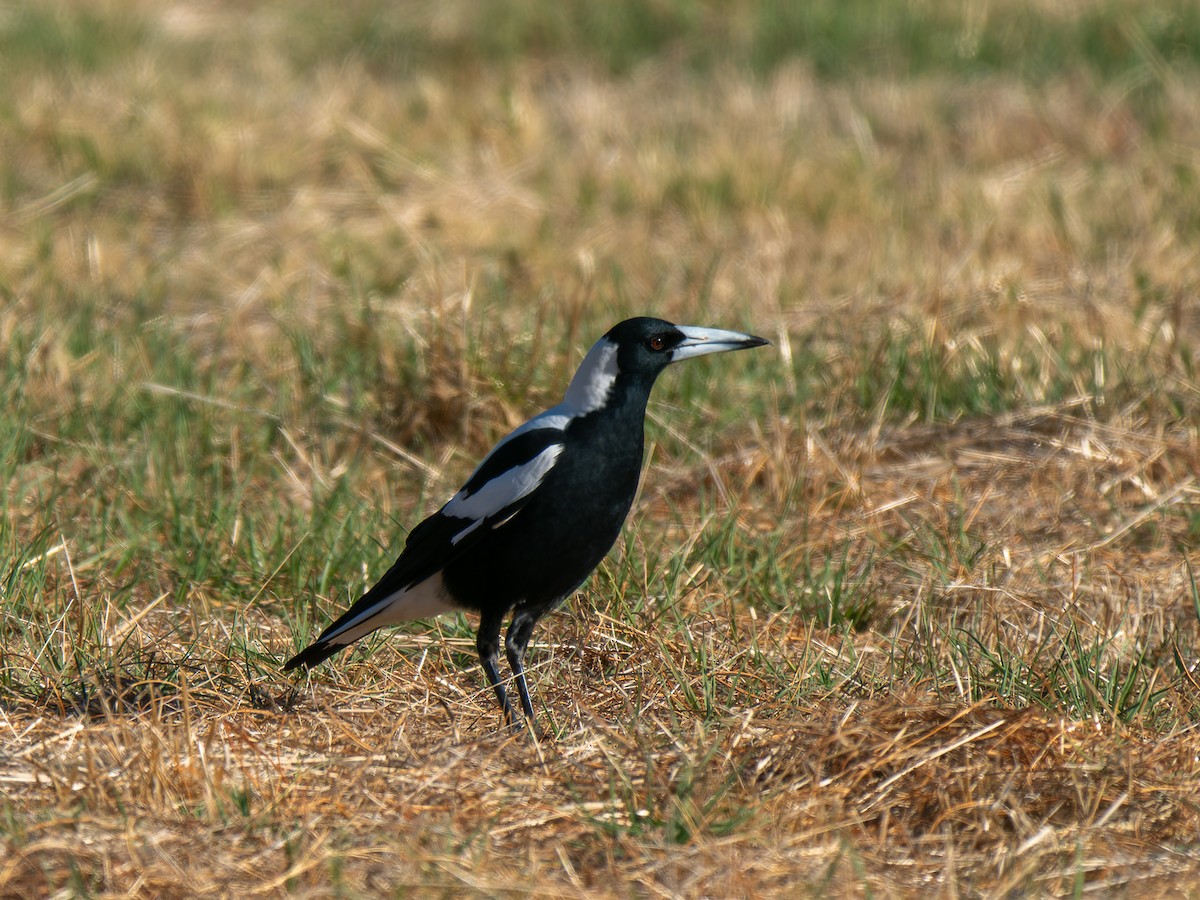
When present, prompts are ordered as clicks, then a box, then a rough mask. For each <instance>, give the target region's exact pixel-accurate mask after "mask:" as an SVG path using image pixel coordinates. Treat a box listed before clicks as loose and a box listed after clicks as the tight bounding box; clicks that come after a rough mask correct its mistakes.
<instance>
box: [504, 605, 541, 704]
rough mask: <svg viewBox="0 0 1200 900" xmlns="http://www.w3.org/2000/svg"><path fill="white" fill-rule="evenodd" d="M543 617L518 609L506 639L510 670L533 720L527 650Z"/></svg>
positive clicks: (537, 613) (539, 614)
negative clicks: (526, 663)
mask: <svg viewBox="0 0 1200 900" xmlns="http://www.w3.org/2000/svg"><path fill="white" fill-rule="evenodd" d="M540 617H541V612H540V611H534V610H529V609H522V608H520V607H517V611H516V612H515V613H513V620H512V624H511V625H509V626H508V635H507V636H506V637H505V639H504V652H505V655H506V656H507V657H508V665H509V668H511V669H512V673H513V678H514V679H516V682H517V691H518V692H519V693H520V695H521V707H522V708H523V709H524V710H525V715H526V717H528V718H529V720H530V721H532V720H533V718H534V716H533V701H532V700H530V699H529V686H528V685H527V684H526V683H525V648H526V647H528V646H529V637H530V635H532V634H533V626H534V625H536V624H537V620H538V619H539V618H540Z"/></svg>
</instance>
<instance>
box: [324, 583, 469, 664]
mask: <svg viewBox="0 0 1200 900" xmlns="http://www.w3.org/2000/svg"><path fill="white" fill-rule="evenodd" d="M454 609H457V607H456V606H455V605H454V604H453V603H451V602H450V595H449V594H447V593H446V583H445V582H444V581H443V580H442V573H441V572H438V573H437V574H436V575H431V576H430V577H429V578H426V579H425V580H424V581H418V582H417V583H416V584H414V585H412V586H410V587H407V588H405V589H404V590H402V591H396V593H394V594H389V595H388V596H386V597H383V598H381V599H379V600H378V601H376V602H375V603H372V604H371V605H370V606H368V607H367V608H366V609H364V610H363V611H362V612H360V613H359V614H358V615H357V616H355V617H354V618H353V619H351V620H350V621H349V622H347V623H346V624H345V625H343V626H342V627H341V628H339V629H338V630H337V631H336V632H335V633H334V634H331V635H329V637H327V638H325V640H326V641H327V642H328V643H330V644H336V645H337V646H339V647H342V646H345V645H346V644H353V643H354V642H355V641H357V640H358V639H359V638H361V637H364V636H365V635H368V634H370V633H371V632H372V631H375V630H376V629H378V628H383V627H384V626H385V625H395V624H396V623H398V622H411V621H412V620H413V619H428V618H430V617H431V616H440V615H441V614H442V613H444V612H450V611H452V610H454Z"/></svg>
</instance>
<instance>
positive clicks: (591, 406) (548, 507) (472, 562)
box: [284, 318, 768, 727]
mask: <svg viewBox="0 0 1200 900" xmlns="http://www.w3.org/2000/svg"><path fill="white" fill-rule="evenodd" d="M766 343H768V342H767V341H765V340H763V339H762V338H760V337H755V336H754V335H750V334H741V333H739V332H736V331H721V330H718V329H715V328H696V327H693V326H690V325H688V326H685V325H672V324H671V323H670V322H665V321H663V320H662V319H651V318H636V319H628V320H626V321H624V322H621V323H620V324H619V325H616V326H614V327H613V328H612V329H611V330H610V331H609V332H608V333H607V334H606V335H604V337H602V338H600V340H599V341H597V342H596V344H595V346H593V347H592V349H591V350H590V351H589V352H588V354H587V356H586V357H585V358H584V360H583V363H582V364H581V365H580V366H579V370H578V371H577V372H576V373H575V377H574V378H572V379H571V383H570V385H569V386H568V387H567V392H566V395H565V396H564V397H563V400H562V402H561V403H560V404H558V405H557V406H555V407H553V408H551V409H548V410H546V411H545V412H544V413H542V414H541V415H539V416H536V417H535V418H533V419H530V420H529V421H528V422H526V423H525V424H524V425H522V426H520V427H519V428H517V429H516V430H515V431H513V432H512V433H511V434H509V435H508V436H507V437H505V438H504V439H503V440H502V441H500V443H499V444H497V445H496V447H495V449H493V450H492V452H491V453H489V454H488V455H487V457H486V458H485V459H484V460H483V462H482V463H480V464H479V467H478V468H477V469H476V470H475V472H474V473H473V474H472V475H471V477H470V478H469V479H467V483H466V484H464V485H463V486H462V488H461V489H460V490H459V491H458V493H457V494H455V495H454V496H453V497H451V498H450V500H449V502H447V503H446V505H445V506H443V507H442V508H441V509H440V510H438V511H437V512H436V513H434V514H433V515H432V516H430V517H429V518H427V519H425V520H424V521H423V522H421V523H420V524H419V525H417V526H416V527H415V528H413V529H412V531H411V532H409V535H408V540H407V542H406V543H405V546H404V550H403V551H402V552H401V553H400V556H399V558H398V559H397V560H396V562H395V564H394V565H393V566H392V567H391V569H389V570H388V572H387V574H386V575H384V576H383V578H382V579H380V581H379V583H378V584H376V585H375V586H374V587H373V588H371V589H370V590H369V591H367V592H366V593H365V594H364V595H363V596H362V597H361V598H360V599H359V600H358V601H357V602H356V603H355V604H354V605H353V606H351V607H350V608H349V609H348V610H346V612H345V613H344V614H343V615H342V616H341V617H340V618H338V620H337V621H335V622H334V623H333V624H332V625H330V626H329V627H328V628H326V629H325V630H324V631H323V632H321V635H320V637H318V638H317V639H316V641H314V642H313V643H312V644H311V645H310V646H309V647H307V648H306V649H305V650H303V651H301V652H300V653H298V654H296V655H295V656H293V657H292V658H291V659H290V660H288V661H287V663H286V664H285V665H284V670H285V671H290V670H291V669H295V668H297V667H299V666H304V667H306V668H307V667H311V666H315V665H317V664H318V663H320V662H322V661H324V660H325V659H328V658H329V657H330V656H332V655H333V654H334V653H336V652H337V651H339V650H341V649H342V648H343V647H345V646H347V645H348V644H352V643H354V642H355V641H357V640H359V639H360V638H363V637H366V636H367V635H368V634H371V633H372V632H373V631H375V630H376V629H379V628H382V627H383V626H385V625H394V624H396V623H398V622H405V621H408V620H411V619H423V618H426V617H428V616H434V615H438V614H439V613H444V612H450V611H453V610H456V609H466V610H473V611H474V612H476V613H478V614H479V631H478V634H477V637H476V641H475V645H476V649H477V650H478V651H479V662H480V663H481V664H482V666H483V671H484V673H485V674H486V675H487V678H488V681H489V682H490V683H491V685H492V688H493V689H494V690H495V692H496V698H497V699H498V700H499V701H500V706H501V707H502V708H503V710H504V714H505V716H506V717H507V719H508V722H509V723H510V724H511V725H513V726H514V727H515V726H517V724H518V723H517V720H516V714H515V713H514V711H513V708H512V704H511V703H510V702H509V699H508V693H507V691H506V690H505V688H504V683H503V682H502V681H501V678H500V673H499V671H498V670H497V668H496V662H497V659H498V656H499V652H500V629H501V626H502V624H503V621H504V618H505V616H507V615H508V613H509V612H510V611H511V612H512V622H511V624H510V625H509V627H508V633H507V635H506V636H505V641H504V648H505V653H506V655H507V657H508V664H509V667H510V668H511V669H512V675H513V680H514V681H515V682H516V685H517V691H518V692H519V694H520V696H521V706H522V708H523V709H524V711H525V715H526V716H527V717H528V718H529V719H530V720H532V719H533V717H534V713H533V703H532V702H531V701H530V699H529V688H528V686H527V685H526V683H525V665H524V660H525V648H526V647H527V646H528V644H529V637H530V634H531V633H532V632H533V627H534V625H536V624H537V621H538V619H540V618H541V617H542V616H544V615H545V614H546V613H547V612H549V611H550V610H552V609H554V607H556V606H557V605H558V604H559V603H561V602H562V601H563V600H564V599H566V598H567V597H568V596H570V595H571V594H572V593H573V592H574V591H575V589H576V588H578V587H579V586H580V585H581V584H583V582H584V581H585V580H586V579H587V577H588V576H589V575H590V574H591V573H592V570H594V569H595V568H596V566H598V565H599V564H600V561H601V560H602V559H603V558H604V556H605V554H607V553H608V551H609V550H610V549H611V548H612V546H613V544H614V543H615V542H616V539H617V536H618V535H619V534H620V531H621V525H622V524H623V523H624V521H625V517H626V515H627V514H628V513H629V508H630V506H632V504H633V498H634V494H635V493H636V492H637V487H638V478H639V476H640V472H641V467H642V444H643V432H644V426H645V417H646V403H647V401H648V400H649V398H650V389H651V388H652V387H653V386H654V381H655V379H656V378H657V377H658V375H659V373H660V372H662V371H663V369H665V368H666V367H667V366H669V365H670V364H671V363H673V362H679V361H680V360H682V359H691V358H692V357H694V356H704V355H705V354H708V353H724V352H725V351H728V350H742V349H745V348H748V347H760V346H762V345H763V344H766Z"/></svg>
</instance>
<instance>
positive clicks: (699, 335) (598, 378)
mask: <svg viewBox="0 0 1200 900" xmlns="http://www.w3.org/2000/svg"><path fill="white" fill-rule="evenodd" d="M766 343H769V341H766V340H764V339H763V338H760V337H755V336H754V335H752V334H742V333H741V332H739V331H722V330H721V329H719V328H698V327H696V326H694V325H672V324H671V323H670V322H667V321H664V320H663V319H652V318H648V317H645V316H642V317H639V318H636V319H626V320H625V321H624V322H621V323H620V324H619V325H614V326H613V327H612V328H610V329H609V330H608V333H607V334H605V335H604V337H602V338H600V340H598V341H597V342H596V343H595V345H594V346H593V347H592V349H591V350H590V351H588V355H587V356H586V357H585V358H584V360H583V363H582V364H581V365H580V366H579V371H578V372H576V373H575V377H574V378H573V379H572V380H571V384H570V386H569V387H568V388H567V394H566V397H565V398H564V403H565V405H566V406H567V408H568V409H570V410H571V411H572V412H573V413H574V414H576V415H578V414H581V413H588V412H591V411H593V410H597V409H600V408H601V407H602V406H603V405H604V404H605V403H606V402H607V401H608V397H609V394H610V392H611V390H612V388H613V385H614V384H616V383H617V379H618V378H627V379H630V380H631V383H634V384H636V383H641V384H642V385H644V386H645V390H646V391H647V392H648V391H649V385H650V384H652V383H653V382H654V379H655V378H657V377H658V373H659V372H661V371H662V370H663V369H665V368H666V367H667V366H669V365H670V364H671V363H673V362H679V360H681V359H690V358H691V357H693V356H703V355H705V354H706V353H724V352H725V351H727V350H744V349H746V348H749V347H761V346H762V345H763V344H766Z"/></svg>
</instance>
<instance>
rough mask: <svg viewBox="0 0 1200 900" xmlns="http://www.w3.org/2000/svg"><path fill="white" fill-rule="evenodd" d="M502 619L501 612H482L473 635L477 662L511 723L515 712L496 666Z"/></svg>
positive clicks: (514, 719) (514, 718) (514, 717)
mask: <svg viewBox="0 0 1200 900" xmlns="http://www.w3.org/2000/svg"><path fill="white" fill-rule="evenodd" d="M503 621H504V615H503V613H483V614H482V615H481V616H480V618H479V631H478V633H477V634H476V635H475V649H476V650H478V651H479V664H480V665H481V666H483V672H484V674H485V675H487V679H488V681H489V682H490V683H491V685H492V689H493V690H494V691H495V692H496V699H497V700H499V701H500V708H501V709H503V710H504V715H505V718H507V719H508V723H509V724H510V725H512V724H513V723H514V722H515V721H516V718H517V716H516V713H514V712H513V708H512V704H511V703H509V702H508V693H507V692H506V691H505V690H504V684H503V683H502V682H501V681H500V672H499V670H498V669H497V668H496V659H497V658H498V657H499V656H500V626H501V624H502V623H503Z"/></svg>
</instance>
